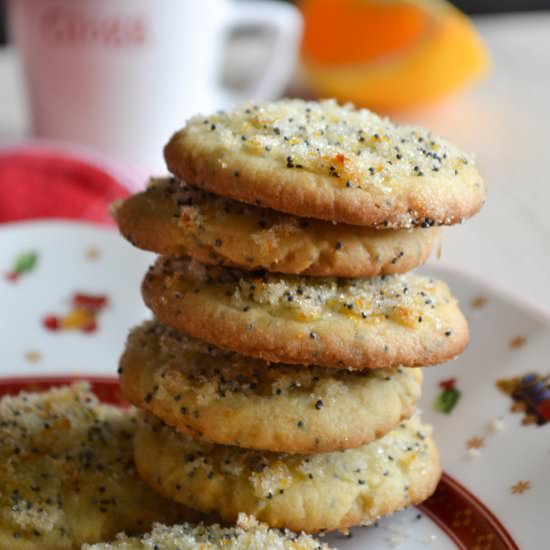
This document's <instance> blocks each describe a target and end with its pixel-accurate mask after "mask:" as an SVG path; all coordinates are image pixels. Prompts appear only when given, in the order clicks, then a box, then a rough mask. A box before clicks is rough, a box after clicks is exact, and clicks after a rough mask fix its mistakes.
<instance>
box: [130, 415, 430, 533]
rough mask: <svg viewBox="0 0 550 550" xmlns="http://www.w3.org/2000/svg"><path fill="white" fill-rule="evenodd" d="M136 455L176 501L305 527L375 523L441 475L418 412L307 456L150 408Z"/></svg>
mask: <svg viewBox="0 0 550 550" xmlns="http://www.w3.org/2000/svg"><path fill="white" fill-rule="evenodd" d="M274 421H276V419H274ZM305 429H307V426H306V427H305ZM135 458H136V466H137V469H138V471H139V473H140V475H141V476H142V478H143V479H144V480H145V481H147V482H148V483H150V484H151V486H152V487H154V488H155V489H156V490H158V491H159V492H160V493H161V494H163V495H165V496H167V497H169V498H173V499H175V500H176V501H178V502H181V503H184V504H186V505H189V506H192V507H194V508H196V509H197V510H201V511H203V512H214V513H216V514H219V515H220V516H221V517H222V518H223V519H224V520H225V521H235V519H236V517H237V516H238V514H239V513H240V512H244V513H246V514H250V515H254V516H255V517H257V518H258V519H259V520H260V521H264V522H265V523H267V524H268V525H270V526H271V527H282V526H284V527H287V528H289V529H292V530H295V531H306V532H316V531H320V530H323V529H325V530H334V529H345V528H347V527H351V526H353V525H359V524H368V523H371V522H373V521H375V520H376V519H377V518H378V517H380V516H383V515H387V514H390V513H392V512H395V511H396V510H399V509H401V508H403V507H405V506H409V505H412V504H416V503H418V502H421V501H422V500H424V499H426V498H427V497H429V496H430V495H431V494H432V493H433V491H434V490H435V487H436V485H437V482H438V480H439V476H440V466H439V460H438V456H437V450H436V447H435V444H434V442H433V440H432V438H431V428H430V427H428V426H426V425H424V424H422V423H421V421H420V419H419V418H418V415H415V416H413V417H412V418H411V419H410V420H408V421H406V422H403V423H402V424H400V425H399V426H398V427H396V428H395V429H394V430H392V431H391V432H389V433H388V434H387V435H385V436H384V437H383V438H381V439H378V440H377V441H374V442H373V443H370V444H368V445H363V446H361V447H357V448H355V449H348V450H346V451H340V452H334V453H322V454H315V455H309V456H308V455H289V454H279V453H266V452H258V451H250V450H247V449H241V448H239V447H231V446H224V445H210V444H206V443H201V442H198V441H196V440H194V439H192V438H189V437H186V436H183V435H181V434H179V433H177V432H176V431H174V430H173V429H172V428H169V427H167V426H166V425H163V424H162V423H161V422H160V421H158V420H157V419H155V418H154V417H151V416H145V417H144V420H143V423H142V424H140V429H139V430H138V432H137V434H136V439H135Z"/></svg>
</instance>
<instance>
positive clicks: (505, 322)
mask: <svg viewBox="0 0 550 550" xmlns="http://www.w3.org/2000/svg"><path fill="white" fill-rule="evenodd" d="M89 247H94V248H95V249H96V251H97V257H96V258H95V259H93V260H90V258H89V257H88V256H87V255H86V251H87V250H88V249H89ZM29 250H35V251H37V252H38V254H39V258H38V263H37V266H36V269H34V270H33V271H32V272H29V273H27V274H24V275H22V276H21V278H20V279H19V280H17V281H16V282H12V281H9V280H7V279H6V278H5V277H3V276H2V277H1V278H0V303H1V304H2V308H0V327H2V332H1V334H2V346H1V353H0V377H6V376H10V375H12V376H13V375H15V376H40V375H44V374H52V373H56V374H109V375H114V374H115V372H116V367H117V362H118V357H119V355H120V353H121V351H122V349H123V345H124V341H125V337H126V333H127V331H128V329H129V328H130V327H131V326H133V325H135V324H137V323H139V322H140V321H141V320H142V319H143V318H145V317H148V316H149V315H148V313H147V310H146V309H145V307H144V305H143V304H142V301H141V297H140V293H139V284H140V281H141V279H142V277H143V274H144V272H145V269H146V267H147V265H148V264H149V263H150V262H151V260H152V256H151V255H150V254H148V253H145V252H142V251H138V250H136V249H134V248H132V247H131V246H130V245H129V244H128V243H126V242H125V241H124V240H123V239H122V238H121V237H120V236H118V234H117V233H116V231H113V230H108V229H103V228H98V227H95V226H91V225H85V224H79V223H74V222H73V223H70V222H34V223H30V224H11V225H6V226H4V227H2V228H0V270H1V272H2V273H3V272H5V271H6V270H7V269H9V268H10V266H11V264H12V261H13V259H14V257H15V256H17V255H18V254H20V253H21V252H24V251H29ZM59 250H63V254H59ZM434 275H436V276H438V277H441V278H443V279H445V280H447V281H448V282H449V283H450V284H451V286H452V287H453V289H454V291H455V294H456V295H457V297H458V298H459V299H460V300H461V303H462V309H463V311H464V313H465V315H466V317H467V318H468V321H469V323H470V326H471V332H472V335H473V337H472V343H471V345H470V347H469V348H468V349H467V350H466V352H465V353H464V354H463V355H462V356H461V357H460V358H459V359H458V360H456V361H453V362H451V363H448V364H446V365H442V366H438V367H432V368H428V369H425V370H424V375H425V382H424V388H423V397H422V401H421V409H422V410H423V414H424V418H425V420H426V421H427V422H428V423H430V424H432V425H433V426H434V427H435V434H436V439H437V441H438V444H439V447H440V450H441V457H442V463H443V466H444V469H445V470H446V472H448V473H449V474H451V475H452V476H453V477H454V478H455V479H457V480H458V481H459V482H461V483H462V484H463V485H465V486H466V487H467V488H469V489H470V490H471V491H472V492H474V493H475V494H476V496H478V497H479V498H480V499H481V500H482V501H483V502H484V504H485V505H486V506H488V507H489V509H490V510H491V511H492V512H493V513H495V514H496V515H497V517H498V518H499V519H500V521H501V522H502V523H503V524H504V526H505V527H506V528H507V529H508V530H509V531H510V533H511V534H512V536H513V537H514V539H516V542H517V543H518V546H519V548H521V549H522V550H524V549H525V550H530V549H533V550H534V549H542V548H547V545H546V544H547V531H548V530H547V523H548V510H549V508H550V476H549V475H548V457H549V453H550V441H549V439H548V430H549V429H550V423H547V424H546V425H543V426H536V425H530V426H524V425H522V423H521V421H522V419H523V416H524V415H523V414H522V413H512V412H511V411H510V406H511V404H512V400H511V398H510V397H509V396H507V395H504V394H503V393H502V392H500V391H499V390H498V389H497V387H496V385H495V382H496V381H497V380H498V379H501V378H512V377H515V376H522V375H525V374H527V373H529V372H537V373H539V374H541V375H546V374H549V373H550V369H549V367H548V357H549V356H550V317H547V316H545V315H542V314H539V313H537V312H536V311H535V310H532V309H530V308H528V307H526V306H524V305H521V304H519V303H518V302H516V301H514V300H511V299H509V298H507V297H505V296H503V295H501V294H499V293H497V292H495V291H494V290H493V289H492V288H491V286H490V285H485V284H482V283H479V282H478V281H476V280H475V279H470V278H469V277H467V276H464V275H461V274H459V273H457V272H454V271H449V270H437V271H434ZM74 291H81V292H89V293H107V294H108V297H109V301H110V305H109V307H108V308H107V309H106V310H105V311H104V312H102V313H101V314H100V316H99V318H98V330H97V331H96V332H94V333H91V334H88V333H83V332H80V331H72V332H67V331H60V332H51V331H48V330H46V329H45V328H44V327H43V326H42V324H41V320H42V319H43V317H44V315H46V314H48V313H57V314H60V315H62V314H64V313H67V311H68V310H69V309H70V307H69V304H68V299H69V297H70V296H71V294H72V293H73V292H74ZM479 296H483V297H485V299H486V305H485V307H482V308H475V307H473V306H472V301H473V299H474V298H477V297H479ZM518 336H523V337H524V338H526V344H525V345H524V346H523V347H521V348H519V349H514V348H512V347H511V346H510V342H511V340H513V339H514V338H516V337H518ZM29 351H34V352H38V354H39V359H38V361H36V362H32V363H29V361H28V356H27V358H26V354H27V353H28V352H29ZM451 377H453V378H456V388H457V390H459V391H460V392H461V397H460V400H459V401H458V404H457V405H456V407H455V408H454V410H453V411H452V412H451V413H450V414H443V413H440V412H436V411H435V410H434V409H433V407H432V403H433V401H434V398H435V397H436V396H437V395H438V394H439V393H440V391H441V389H440V387H439V383H440V382H441V381H442V380H447V379H449V378H451ZM497 419H500V425H501V428H502V430H500V431H498V430H496V431H495V430H493V429H491V426H492V424H493V423H494V421H495V420H497ZM473 437H480V438H483V446H482V448H481V449H480V451H479V455H478V456H476V457H472V456H469V454H468V450H467V442H468V441H469V440H470V439H471V438H473ZM520 481H523V482H528V483H529V484H530V488H528V489H527V490H526V491H525V492H524V493H523V494H513V493H512V490H511V489H512V486H514V485H516V484H517V483H518V482H520ZM415 517H416V514H415V513H414V512H412V511H407V512H404V513H400V514H397V515H395V516H394V517H392V518H390V519H389V520H387V521H384V522H382V523H381V526H380V527H379V528H378V529H370V530H368V529H364V528H361V529H354V530H353V537H352V538H351V539H343V538H342V537H341V536H339V535H332V536H331V537H329V540H330V541H332V542H334V546H335V547H337V548H339V549H341V550H360V549H364V550H367V549H373V550H374V549H384V548H398V549H400V550H401V549H402V550H413V549H414V550H422V549H424V550H431V549H433V550H436V549H437V550H444V549H447V548H453V546H452V545H451V544H450V543H449V541H448V539H447V537H446V536H445V535H444V534H443V533H442V532H441V531H440V530H439V528H437V527H436V526H435V525H434V524H433V523H432V522H431V521H430V520H429V519H428V518H427V517H426V516H425V515H423V516H422V520H421V521H419V520H416V521H415V519H414V518H415ZM394 535H395V536H394ZM432 535H434V536H435V539H432ZM392 541H393V542H392ZM430 541H431V542H430Z"/></svg>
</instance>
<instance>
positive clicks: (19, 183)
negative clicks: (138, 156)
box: [0, 152, 128, 224]
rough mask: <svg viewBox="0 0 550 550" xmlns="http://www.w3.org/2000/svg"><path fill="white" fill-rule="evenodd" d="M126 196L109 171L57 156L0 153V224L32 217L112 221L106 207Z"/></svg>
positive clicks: (108, 222)
mask: <svg viewBox="0 0 550 550" xmlns="http://www.w3.org/2000/svg"><path fill="white" fill-rule="evenodd" d="M126 196H128V190H127V189H126V188H125V187H124V186H123V185H122V184H121V183H120V182H118V181H117V180H116V179H114V178H113V177H112V176H111V175H110V174H108V173H107V172H105V171H103V170H102V169H100V168H98V167H96V166H94V165H92V164H89V163H87V162H84V161H81V160H76V159H74V158H71V157H67V156H63V155H61V154H51V153H28V152H13V153H7V154H4V155H2V156H0V223H2V222H13V221H20V220H28V219H37V218H64V219H78V220H85V221H90V222H96V223H101V224H112V223H113V221H112V219H111V217H110V215H109V205H110V204H111V203H112V202H113V201H114V200H116V199H119V198H124V197H126Z"/></svg>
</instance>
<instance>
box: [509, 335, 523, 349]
mask: <svg viewBox="0 0 550 550" xmlns="http://www.w3.org/2000/svg"><path fill="white" fill-rule="evenodd" d="M526 343H527V338H525V336H516V337H515V338H512V339H511V340H510V347H511V348H512V349H519V348H522V347H523V346H524V345H525V344H526Z"/></svg>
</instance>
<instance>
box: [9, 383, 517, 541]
mask: <svg viewBox="0 0 550 550" xmlns="http://www.w3.org/2000/svg"><path fill="white" fill-rule="evenodd" d="M78 381H87V382H89V383H90V385H91V388H92V390H93V392H94V393H95V394H96V395H97V396H98V398H99V399H100V400H101V401H103V402H105V403H110V404H113V405H120V406H124V407H126V406H128V403H127V402H126V400H125V399H124V397H123V395H122V393H121V391H120V386H119V384H118V380H117V379H116V378H97V377H87V378H76V377H48V378H9V379H3V380H0V397H2V396H3V395H16V394H18V393H19V392H20V391H22V390H25V391H37V392H39V391H45V390H47V389H49V388H52V387H56V386H62V385H64V384H70V383H72V382H78ZM418 508H419V509H420V510H421V511H422V512H423V513H424V514H426V515H427V516H428V517H429V518H430V519H431V520H432V521H433V522H434V523H436V524H437V525H438V526H439V527H440V528H441V529H442V530H443V531H444V532H445V533H446V535H447V536H448V537H449V538H450V539H451V540H452V541H453V542H454V543H455V544H456V546H457V548H459V549H460V550H471V549H473V548H480V549H481V548H487V549H490V550H519V547H518V545H517V544H516V543H515V542H514V540H513V539H512V537H511V536H510V534H509V533H508V531H507V530H506V528H505V527H504V526H503V525H502V523H500V521H499V520H498V519H497V518H496V517H495V515H494V514H493V513H492V512H491V511H490V510H489V509H488V508H487V507H486V506H485V505H484V504H483V503H482V502H481V501H480V500H479V499H478V498H477V497H476V496H475V495H473V494H472V493H470V491H468V490H467V489H466V488H465V487H463V486H462V485H461V484H460V483H458V482H457V481H456V480H454V479H453V478H452V477H450V476H449V475H447V474H443V477H442V479H441V482H440V483H439V486H438V488H437V490H436V492H435V494H434V495H433V496H432V497H431V498H429V499H428V500H427V501H426V502H424V503H423V504H421V505H420V506H418Z"/></svg>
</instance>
